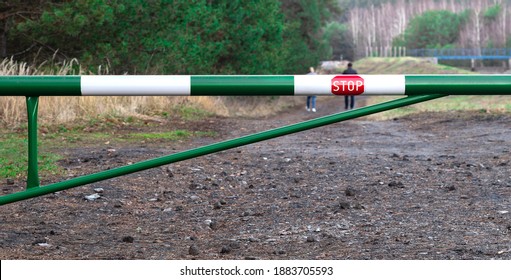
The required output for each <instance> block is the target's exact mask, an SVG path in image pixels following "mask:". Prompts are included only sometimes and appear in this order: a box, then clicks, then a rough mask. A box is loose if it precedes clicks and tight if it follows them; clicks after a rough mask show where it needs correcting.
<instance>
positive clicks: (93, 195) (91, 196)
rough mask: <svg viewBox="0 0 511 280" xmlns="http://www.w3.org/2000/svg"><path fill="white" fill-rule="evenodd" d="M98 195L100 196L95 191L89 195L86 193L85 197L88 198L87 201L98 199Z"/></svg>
mask: <svg viewBox="0 0 511 280" xmlns="http://www.w3.org/2000/svg"><path fill="white" fill-rule="evenodd" d="M100 197H101V196H100V195H99V194H97V193H95V194H91V195H86V196H85V199H86V200H88V201H94V200H96V199H98V198H100Z"/></svg>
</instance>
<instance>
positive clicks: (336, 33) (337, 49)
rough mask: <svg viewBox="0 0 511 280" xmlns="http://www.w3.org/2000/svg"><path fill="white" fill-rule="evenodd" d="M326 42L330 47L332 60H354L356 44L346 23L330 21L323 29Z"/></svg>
mask: <svg viewBox="0 0 511 280" xmlns="http://www.w3.org/2000/svg"><path fill="white" fill-rule="evenodd" d="M323 40H324V44H325V45H326V46H327V47H328V48H329V51H328V53H331V54H332V55H331V57H330V58H329V59H331V60H339V59H340V58H341V57H342V59H346V60H354V56H355V53H354V46H353V40H352V36H351V32H350V31H349V30H348V27H347V26H346V25H345V24H341V23H339V22H336V21H334V22H330V23H328V24H327V25H326V26H325V28H324V31H323Z"/></svg>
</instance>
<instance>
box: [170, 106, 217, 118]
mask: <svg viewBox="0 0 511 280" xmlns="http://www.w3.org/2000/svg"><path fill="white" fill-rule="evenodd" d="M174 110H175V111H176V113H177V114H179V116H181V118H182V119H183V120H185V121H199V120H203V119H205V118H207V117H211V116H213V113H211V112H208V111H206V110H204V109H202V108H199V107H198V106H194V105H190V104H184V105H182V106H179V107H175V108H174Z"/></svg>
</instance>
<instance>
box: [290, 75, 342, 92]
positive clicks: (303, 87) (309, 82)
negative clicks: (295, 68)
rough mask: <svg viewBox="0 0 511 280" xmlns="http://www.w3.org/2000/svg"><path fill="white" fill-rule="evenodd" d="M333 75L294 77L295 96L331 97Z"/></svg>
mask: <svg viewBox="0 0 511 280" xmlns="http://www.w3.org/2000/svg"><path fill="white" fill-rule="evenodd" d="M333 77H335V76H333V75H295V76H294V78H295V95H332V79H333Z"/></svg>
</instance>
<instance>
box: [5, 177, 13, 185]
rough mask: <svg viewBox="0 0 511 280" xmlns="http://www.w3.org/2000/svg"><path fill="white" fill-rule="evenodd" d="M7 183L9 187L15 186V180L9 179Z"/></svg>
mask: <svg viewBox="0 0 511 280" xmlns="http://www.w3.org/2000/svg"><path fill="white" fill-rule="evenodd" d="M6 183H7V185H14V179H11V178H7V180H6Z"/></svg>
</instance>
